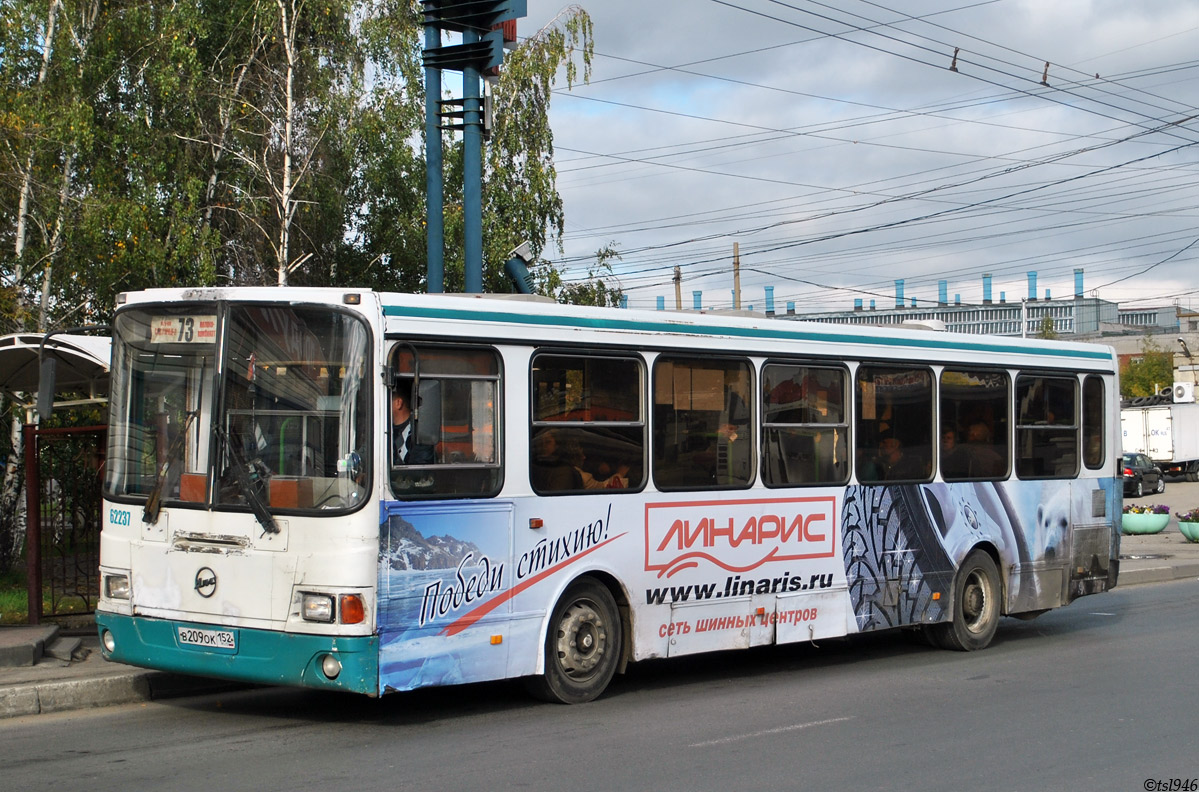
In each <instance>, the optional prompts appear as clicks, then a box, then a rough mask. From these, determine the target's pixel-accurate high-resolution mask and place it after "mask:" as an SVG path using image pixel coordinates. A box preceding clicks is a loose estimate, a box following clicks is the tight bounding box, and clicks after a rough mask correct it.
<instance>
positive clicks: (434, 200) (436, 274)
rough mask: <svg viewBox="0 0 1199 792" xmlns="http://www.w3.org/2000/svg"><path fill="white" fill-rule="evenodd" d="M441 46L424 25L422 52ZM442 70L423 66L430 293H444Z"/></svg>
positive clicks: (436, 31) (434, 33)
mask: <svg viewBox="0 0 1199 792" xmlns="http://www.w3.org/2000/svg"><path fill="white" fill-rule="evenodd" d="M439 46H441V31H440V30H439V29H438V28H437V27H436V26H435V25H425V49H435V48H437V47H439ZM440 99H441V69H433V68H429V67H427V66H426V67H425V240H426V241H425V246H426V248H427V250H426V252H425V261H426V264H427V271H426V274H425V275H426V278H427V281H428V282H427V284H426V288H427V289H428V290H429V293H430V294H440V293H441V292H444V291H445V219H444V209H443V192H442V191H443V181H444V177H443V175H442V167H441V124H440V110H441V107H440V105H439V104H438V102H439V101H440Z"/></svg>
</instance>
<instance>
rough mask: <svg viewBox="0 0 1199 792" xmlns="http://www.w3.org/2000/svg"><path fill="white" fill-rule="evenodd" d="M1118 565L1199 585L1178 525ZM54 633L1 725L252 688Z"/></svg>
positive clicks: (2, 656)
mask: <svg viewBox="0 0 1199 792" xmlns="http://www.w3.org/2000/svg"><path fill="white" fill-rule="evenodd" d="M1120 559H1121V560H1120V580H1119V587H1120V588H1125V587H1128V586H1135V585H1140V584H1144V583H1161V582H1165V581H1169V580H1182V579H1185V578H1195V577H1199V543H1191V542H1188V541H1186V539H1184V538H1183V536H1182V534H1181V533H1179V531H1178V525H1177V523H1175V522H1174V521H1173V520H1171V522H1170V525H1168V526H1167V527H1166V530H1164V531H1162V532H1161V533H1160V534H1155V535H1152V536H1122V537H1120ZM55 630H56V628H54V627H52V626H51V627H49V628H47V627H46V626H41V627H0V719H3V718H13V717H18V716H21V715H37V714H40V713H50V712H64V711H67V710H76V709H86V708H88V707H107V706H112V705H114V704H129V703H136V702H140V701H154V700H157V699H165V698H175V697H180V696H198V695H202V694H206V693H216V692H220V691H225V690H238V689H243V688H246V687H249V686H248V685H242V684H238V683H233V682H226V681H223V680H219V679H207V678H203V677H191V676H184V675H181V674H168V673H164V672H161V671H147V670H145V669H142V668H134V667H132V666H126V665H121V664H119V663H109V662H107V661H105V660H104V658H103V657H101V656H100V640H99V638H98V637H97V636H96V634H95V632H89V633H87V634H86V635H78V634H76V635H75V637H77V638H79V639H80V643H79V645H78V647H71V645H70V644H68V645H67V647H65V648H64V647H63V646H61V645H60V646H59V647H58V648H57V649H56V652H57V653H58V654H60V655H62V654H64V653H65V655H66V656H68V657H70V656H73V657H74V658H75V659H72V660H64V659H56V658H54V657H51V656H50V655H49V654H48V653H47V654H45V655H43V652H45V651H47V650H46V649H43V648H42V647H40V646H39V643H48V642H50V641H51V640H52V639H48V638H47V636H48V634H50V633H52V632H53V631H55ZM73 643H74V641H72V642H71V644H73ZM35 656H40V658H41V659H39V660H37V661H36V662H35V663H34V664H33V665H14V664H15V663H21V662H28V661H32V659H33V658H34V657H35Z"/></svg>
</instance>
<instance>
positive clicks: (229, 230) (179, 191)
mask: <svg viewBox="0 0 1199 792" xmlns="http://www.w3.org/2000/svg"><path fill="white" fill-rule="evenodd" d="M4 17H5V19H4V25H2V26H0V52H2V53H4V55H3V57H0V332H12V331H15V330H19V329H33V328H34V327H35V326H37V325H38V324H40V323H41V315H42V314H43V313H44V314H45V324H46V325H47V327H55V326H63V325H74V324H84V323H90V322H101V321H105V320H107V319H108V318H109V317H110V314H111V311H112V307H113V305H114V298H115V295H116V294H117V293H118V292H121V291H128V290H136V289H142V288H146V287H151V286H183V285H213V284H222V283H230V284H260V283H266V284H273V283H275V282H276V280H277V269H278V266H279V265H278V259H279V257H281V256H284V255H286V259H287V262H289V263H293V264H294V262H297V261H301V262H302V264H301V265H300V266H298V267H297V268H295V269H294V271H292V272H290V273H289V277H288V281H289V283H292V284H295V285H324V284H339V285H346V284H353V285H356V286H362V287H370V288H375V289H386V290H396V291H422V290H424V288H425V283H424V276H425V165H424V148H423V140H422V138H423V132H424V88H423V85H422V78H423V71H422V67H421V53H422V50H423V34H422V28H421V20H422V10H421V5H420V3H419V1H418V0H322V2H320V3H311V2H306V0H281V2H280V1H278V0H223V2H220V3H217V2H213V0H191V2H188V1H187V0H184V2H180V3H155V2H152V0H107V2H105V3H95V2H92V0H61V2H55V1H54V0H50V2H47V0H6V2H5V15H4ZM51 22H53V25H51ZM51 28H53V35H52V36H49V37H48V36H47V32H48V31H49V30H50V29H51ZM288 31H293V36H294V43H295V46H294V47H289V46H288V44H289V43H290V41H291V39H289V38H288V36H287V35H285V34H286V33H287V32H288ZM591 33H592V31H591V20H590V17H588V15H587V14H586V12H585V11H583V10H582V9H581V8H578V7H577V6H571V7H569V8H567V9H565V10H564V11H563V12H562V13H561V14H560V15H559V16H558V17H557V18H556V19H554V20H553V21H551V22H550V23H549V24H547V25H546V26H545V27H544V28H543V29H542V30H540V31H539V32H538V33H536V34H534V35H533V36H531V37H530V38H529V39H528V40H527V41H525V42H524V43H523V44H522V45H521V46H520V47H518V49H517V50H516V51H514V52H510V53H508V55H507V57H506V59H505V64H504V67H503V69H502V71H501V76H500V79H499V82H498V84H497V85H496V87H495V108H496V113H495V125H494V132H493V135H492V138H491V140H490V141H489V143H488V144H487V146H486V159H485V174H484V180H485V183H484V193H483V197H484V240H485V242H484V245H485V249H484V255H485V259H486V263H485V273H484V287H485V288H486V289H488V290H497V291H509V290H510V286H509V284H508V281H507V278H506V276H505V275H504V274H503V264H504V260H505V259H506V258H507V253H508V251H510V250H511V249H512V248H514V247H516V245H518V244H519V243H521V242H523V241H526V240H527V241H528V242H529V243H530V245H531V246H532V248H533V250H534V252H535V253H537V254H538V256H540V255H541V253H542V251H543V250H547V249H551V250H560V249H561V241H560V240H561V234H562V229H563V223H564V218H563V209H562V201H561V197H560V196H559V194H558V192H557V187H556V172H555V170H554V163H553V135H552V130H551V129H550V127H549V123H548V109H549V102H550V97H551V95H552V89H553V87H554V86H555V82H556V80H557V79H559V77H560V76H562V75H564V77H565V81H566V84H567V85H568V86H569V85H572V84H574V83H575V82H576V81H577V80H579V79H586V78H587V76H588V74H589V71H590V60H591V52H592V40H591ZM289 75H290V77H291V83H290V86H291V87H290V92H289V89H288V76H289ZM368 75H369V78H368ZM289 99H290V100H291V101H290V102H289ZM289 108H290V110H289ZM288 120H290V121H291V123H290V124H288V123H287V122H288ZM288 135H290V140H291V146H290V148H287V149H286V150H285V147H284V145H283V144H284V141H285V140H287V139H288ZM443 143H444V145H443V149H444V160H445V185H446V191H445V207H446V218H445V219H446V223H445V227H446V251H445V255H446V270H447V283H446V288H447V289H448V290H453V289H461V288H462V252H461V251H462V210H461V189H462V188H461V184H462V174H461V161H462V143H461V140H460V139H459V138H454V137H451V136H447V137H446V138H445V140H444V141H443ZM285 162H288V163H290V165H289V169H288V170H287V173H288V177H287V178H286V179H285V177H284V173H285V170H284V164H285ZM285 186H286V187H287V192H284V187H285ZM22 207H24V208H23V209H22ZM285 225H286V226H287V228H288V230H289V235H288V236H287V239H288V243H287V245H288V247H287V250H286V253H284V251H283V250H282V248H281V244H282V242H281V240H282V239H283V238H284V237H283V236H282V235H281V232H282V230H283V227H284V226H285ZM18 252H19V255H18ZM533 269H534V272H535V273H536V276H537V278H538V282H539V283H540V284H541V286H542V288H543V291H545V293H548V294H554V295H555V296H557V297H559V299H570V300H575V299H580V300H589V301H600V302H609V303H610V302H611V301H612V294H613V292H612V290H611V288H610V286H609V285H607V284H604V283H602V282H597V283H595V284H580V285H578V286H572V287H570V288H566V289H564V288H562V284H561V281H560V278H559V277H558V273H557V271H556V270H555V269H554V268H553V267H552V266H551V265H550V264H549V263H548V262H546V261H544V260H541V261H539V262H538V263H537V264H536V265H535V266H534V268H533ZM592 271H593V272H594V273H596V274H598V275H604V274H605V273H610V268H608V267H607V266H606V264H605V262H604V260H602V259H597V263H596V265H595V266H594V267H593V269H592ZM43 289H44V297H43Z"/></svg>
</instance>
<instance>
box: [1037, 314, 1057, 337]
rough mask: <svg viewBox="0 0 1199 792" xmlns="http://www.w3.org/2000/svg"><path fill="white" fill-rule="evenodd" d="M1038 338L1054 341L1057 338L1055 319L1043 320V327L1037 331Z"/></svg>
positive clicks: (1047, 317) (1046, 318) (1049, 317)
mask: <svg viewBox="0 0 1199 792" xmlns="http://www.w3.org/2000/svg"><path fill="white" fill-rule="evenodd" d="M1037 338H1044V339H1048V340H1050V341H1052V340H1053V339H1055V338H1057V330H1056V329H1055V328H1054V326H1053V317H1052V316H1046V317H1043V318H1042V319H1041V326H1040V327H1039V328H1038V329H1037Z"/></svg>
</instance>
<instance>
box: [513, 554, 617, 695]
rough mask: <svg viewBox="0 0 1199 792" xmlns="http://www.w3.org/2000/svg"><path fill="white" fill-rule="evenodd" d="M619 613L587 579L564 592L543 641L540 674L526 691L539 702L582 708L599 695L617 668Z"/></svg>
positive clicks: (599, 587) (607, 596)
mask: <svg viewBox="0 0 1199 792" xmlns="http://www.w3.org/2000/svg"><path fill="white" fill-rule="evenodd" d="M620 652H621V627H620V612H619V611H618V610H617V609H616V601H615V600H614V599H613V598H612V593H611V592H610V591H608V589H607V588H605V587H604V586H603V585H602V584H601V583H599V582H598V581H596V580H594V579H591V578H581V579H579V580H577V581H575V582H574V583H572V584H571V585H570V587H569V588H567V589H566V593H565V594H563V595H562V598H561V599H560V600H558V603H557V604H556V605H555V606H554V611H553V614H552V615H551V618H550V623H549V629H548V630H547V631H546V637H545V674H543V675H542V676H539V677H532V678H531V679H530V680H529V690H530V692H531V693H533V695H535V696H537V697H538V698H540V699H543V700H545V701H555V702H559V703H562V704H582V703H583V702H586V701H591V700H592V699H594V698H595V697H596V696H598V695H599V694H601V693H603V692H604V688H606V687H607V686H608V683H609V682H611V681H612V676H613V674H615V673H616V666H617V664H618V663H619V662H620Z"/></svg>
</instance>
